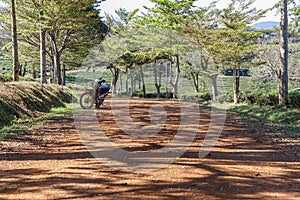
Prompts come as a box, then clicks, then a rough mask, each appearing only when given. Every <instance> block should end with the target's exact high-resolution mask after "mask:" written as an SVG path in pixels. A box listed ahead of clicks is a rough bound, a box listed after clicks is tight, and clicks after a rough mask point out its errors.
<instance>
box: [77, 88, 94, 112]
mask: <svg viewBox="0 0 300 200" xmlns="http://www.w3.org/2000/svg"><path fill="white" fill-rule="evenodd" d="M94 102H95V100H94V95H93V93H92V92H89V91H88V92H85V93H83V94H82V95H81V96H80V101H79V103H80V106H81V108H83V109H91V108H92V107H93V105H94Z"/></svg>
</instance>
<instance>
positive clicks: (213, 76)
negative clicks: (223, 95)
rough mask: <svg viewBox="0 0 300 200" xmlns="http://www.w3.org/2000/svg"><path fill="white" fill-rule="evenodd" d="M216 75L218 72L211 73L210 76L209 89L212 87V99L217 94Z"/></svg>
mask: <svg viewBox="0 0 300 200" xmlns="http://www.w3.org/2000/svg"><path fill="white" fill-rule="evenodd" d="M217 77H218V74H215V75H212V76H211V77H210V78H211V89H212V99H213V100H216V98H217V96H218V88H217Z"/></svg>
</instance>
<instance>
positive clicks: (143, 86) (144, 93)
mask: <svg viewBox="0 0 300 200" xmlns="http://www.w3.org/2000/svg"><path fill="white" fill-rule="evenodd" d="M140 75H141V80H142V89H143V96H144V98H146V97H147V93H146V85H145V79H144V72H143V66H140Z"/></svg>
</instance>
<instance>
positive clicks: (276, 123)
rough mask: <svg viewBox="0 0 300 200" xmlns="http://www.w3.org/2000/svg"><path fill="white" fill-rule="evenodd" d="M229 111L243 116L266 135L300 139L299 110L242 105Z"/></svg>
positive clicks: (234, 106)
mask: <svg viewBox="0 0 300 200" xmlns="http://www.w3.org/2000/svg"><path fill="white" fill-rule="evenodd" d="M229 111H230V112H234V113H236V114H237V115H238V116H241V117H242V118H244V119H245V120H246V121H248V122H249V123H250V124H254V125H255V126H256V127H261V128H263V129H264V131H266V133H271V134H276V135H279V136H281V137H289V138H296V139H298V138H299V137H300V110H299V109H291V108H286V107H280V106H277V107H261V106H258V105H246V104H240V105H233V106H231V108H229Z"/></svg>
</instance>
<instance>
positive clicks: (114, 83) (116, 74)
mask: <svg viewBox="0 0 300 200" xmlns="http://www.w3.org/2000/svg"><path fill="white" fill-rule="evenodd" d="M109 70H110V72H111V74H112V77H113V78H112V81H111V85H112V94H117V82H118V78H119V74H120V69H119V68H117V67H115V66H110V68H109Z"/></svg>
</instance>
